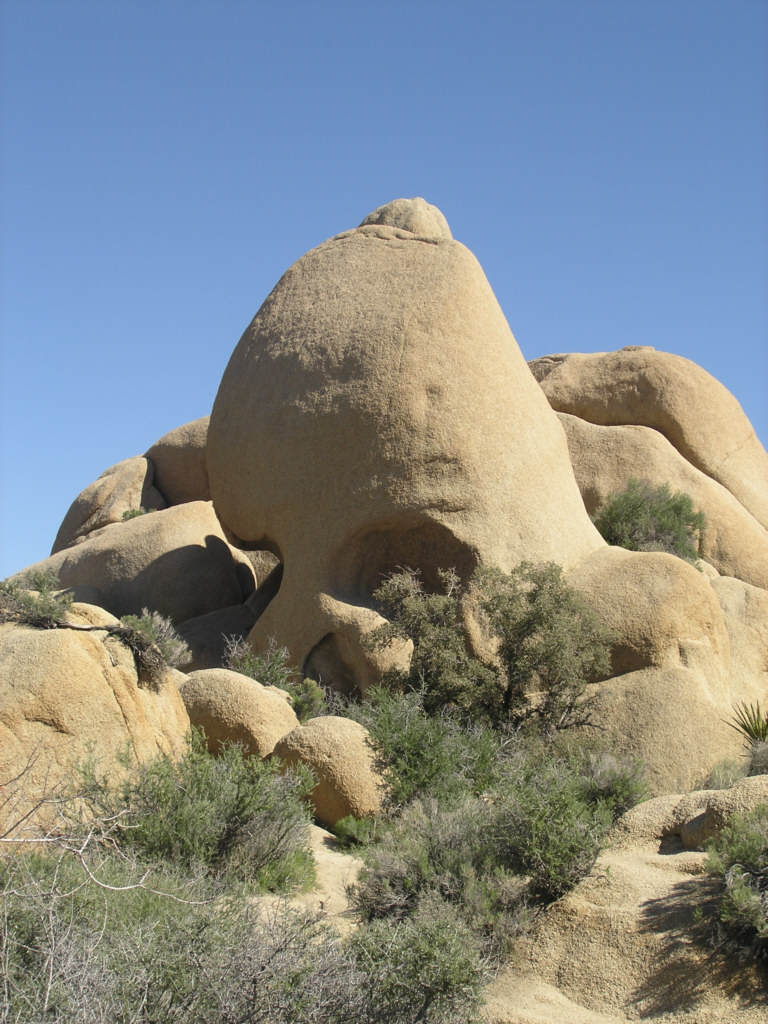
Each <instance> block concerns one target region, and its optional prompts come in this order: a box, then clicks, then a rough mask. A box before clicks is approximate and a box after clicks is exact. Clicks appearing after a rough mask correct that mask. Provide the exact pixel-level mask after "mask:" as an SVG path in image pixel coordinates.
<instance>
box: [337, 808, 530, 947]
mask: <svg viewBox="0 0 768 1024" xmlns="http://www.w3.org/2000/svg"><path fill="white" fill-rule="evenodd" d="M500 851H501V845H500V842H499V837H498V835H497V828H496V815H495V813H494V810H493V807H492V805H491V804H489V803H487V802H486V801H485V800H483V799H481V798H478V797H471V796H465V797H464V798H463V799H461V800H460V801H458V802H455V803H453V804H450V805H449V804H440V803H439V802H438V801H436V800H431V799H427V800H421V801H416V802H415V803H413V804H411V805H410V806H409V807H408V808H406V809H405V811H404V812H403V813H402V815H401V817H400V818H399V819H398V820H397V821H396V822H395V823H393V824H392V826H391V828H390V829H389V830H388V831H387V832H385V833H384V835H383V838H382V840H381V841H380V842H379V843H378V844H377V845H376V846H374V847H371V848H368V849H366V850H365V851H364V856H365V860H366V866H365V867H364V868H363V870H362V872H361V873H360V876H359V878H358V880H357V882H356V884H355V885H354V886H352V887H351V889H350V896H351V899H352V902H353V905H354V906H355V908H356V909H357V911H358V912H359V913H360V914H361V915H362V917H363V918H364V919H365V920H368V921H370V920H379V919H385V918H386V919H395V920H400V919H405V918H407V917H409V916H410V915H412V914H413V913H414V912H415V910H416V908H417V907H418V906H419V905H420V903H421V901H422V900H424V899H427V898H429V899H440V900H442V901H443V902H446V903H449V904H450V905H451V906H452V907H453V908H454V909H455V911H456V912H457V913H458V914H459V915H460V916H461V918H462V920H463V921H464V922H465V924H466V925H467V926H468V927H470V928H471V929H472V931H473V932H474V933H475V934H476V935H477V936H478V937H479V938H480V939H482V941H483V944H484V948H485V950H486V952H489V953H490V952H495V953H499V952H500V951H501V950H502V949H503V948H506V946H507V945H508V943H509V941H510V939H511V937H512V936H514V935H515V934H517V932H518V931H519V930H520V928H521V922H522V921H524V920H525V917H526V900H525V897H526V886H525V884H524V882H523V880H522V878H520V877H519V873H518V872H517V871H513V870H510V869H509V868H508V866H506V865H505V864H504V863H503V862H502V860H501V857H500Z"/></svg>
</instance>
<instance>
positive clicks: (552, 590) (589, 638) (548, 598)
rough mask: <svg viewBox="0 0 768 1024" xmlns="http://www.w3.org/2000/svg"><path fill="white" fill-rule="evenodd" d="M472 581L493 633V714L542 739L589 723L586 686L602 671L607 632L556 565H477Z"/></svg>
mask: <svg viewBox="0 0 768 1024" xmlns="http://www.w3.org/2000/svg"><path fill="white" fill-rule="evenodd" d="M473 585H474V587H475V589H476V591H477V595H478V600H479V603H480V607H481V609H482V611H483V613H484V614H485V616H486V617H487V621H488V624H489V626H490V630H491V632H492V633H493V635H494V636H495V637H497V638H498V644H499V647H498V653H499V660H500V662H501V666H502V680H503V688H502V690H501V693H500V695H499V699H498V702H497V707H496V709H495V716H496V718H497V720H499V721H501V722H505V723H508V724H510V725H512V726H513V727H515V728H518V727H520V726H521V725H523V724H525V723H526V722H533V723H535V725H536V726H537V728H538V730H539V731H540V732H541V733H542V734H543V735H546V736H550V737H551V736H553V735H554V734H555V733H557V732H559V731H561V730H563V729H567V728H569V727H571V726H575V725H587V724H589V722H590V700H589V699H588V698H587V697H586V695H585V694H586V688H587V684H588V683H590V682H594V681H595V680H596V679H598V678H600V677H601V676H604V675H606V674H607V673H608V669H609V665H610V657H609V655H610V647H609V644H610V639H611V638H610V635H609V634H608V632H607V630H606V629H605V628H604V627H603V625H602V624H601V622H600V620H599V619H598V617H597V616H596V615H595V613H594V612H593V611H592V610H591V609H590V608H589V607H588V606H587V604H586V603H585V602H584V600H583V599H582V598H581V596H580V595H579V594H577V593H576V591H575V590H573V589H572V588H571V587H569V586H568V585H567V583H566V582H565V580H564V579H563V571H562V569H561V568H560V566H559V565H555V563H553V562H547V563H544V564H541V565H534V564H532V563H530V562H521V563H520V565H518V566H517V567H516V568H515V569H514V570H513V571H512V572H511V573H508V574H506V573H502V572H500V571H498V570H496V569H482V570H479V571H478V573H476V575H475V578H474V580H473Z"/></svg>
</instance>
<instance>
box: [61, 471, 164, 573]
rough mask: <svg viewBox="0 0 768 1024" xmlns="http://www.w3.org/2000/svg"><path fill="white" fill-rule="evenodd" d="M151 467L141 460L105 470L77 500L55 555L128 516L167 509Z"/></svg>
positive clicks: (62, 528) (64, 523) (66, 521)
mask: <svg viewBox="0 0 768 1024" xmlns="http://www.w3.org/2000/svg"><path fill="white" fill-rule="evenodd" d="M153 475H154V474H153V470H152V465H151V463H149V462H147V460H146V459H143V458H141V456H138V455H137V456H136V457H134V458H132V459H124V460H123V461H122V462H118V463H117V465H115V466H111V467H110V468H109V469H106V470H104V472H103V473H102V474H101V476H100V477H99V478H98V480H94V482H93V483H92V484H89V485H88V486H87V487H86V488H85V490H84V491H81V493H80V494H78V496H77V497H76V498H75V500H74V501H73V502H72V504H71V505H70V507H69V511H68V512H67V514H66V515H65V516H64V521H63V522H62V524H61V526H60V527H59V532H58V533H57V534H56V540H55V541H54V542H53V547H52V549H51V554H55V553H56V552H57V551H62V550H63V549H64V548H68V547H70V546H71V545H72V544H76V543H77V542H78V541H82V540H84V539H85V538H86V537H87V536H88V535H89V534H90V533H93V532H94V531H95V530H100V529H101V528H102V527H103V526H109V525H110V524H111V523H120V522H122V520H123V515H124V514H125V513H126V512H131V511H135V510H138V509H142V508H143V509H146V510H147V511H149V510H151V509H160V508H165V506H166V501H165V499H164V498H163V496H162V495H161V494H160V492H159V491H158V490H157V488H156V487H155V486H154V484H153Z"/></svg>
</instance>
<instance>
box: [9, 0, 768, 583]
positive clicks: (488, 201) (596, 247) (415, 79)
mask: <svg viewBox="0 0 768 1024" xmlns="http://www.w3.org/2000/svg"><path fill="white" fill-rule="evenodd" d="M1 10H2V52H1V53H0V64H1V65H2V71H1V72H0V74H2V182H1V185H2V247H1V256H2V268H1V269H2V296H1V298H2V307H1V308H2V324H1V329H2V335H1V339H2V364H0V365H1V372H2V394H1V396H0V417H1V418H0V431H1V438H2V441H1V443H2V447H1V448H0V458H1V462H2V478H1V479H0V488H1V490H0V498H1V501H2V505H1V506H0V577H2V576H5V575H7V574H9V573H11V572H15V571H17V570H18V569H20V568H22V567H24V566H26V565H28V564H30V563H31V562H33V561H36V560H38V559H40V558H43V557H45V556H46V555H47V554H48V552H49V549H50V545H51V543H52V541H53V538H54V536H55V534H56V531H57V529H58V526H59V523H60V522H61V520H62V518H63V517H64V514H65V513H66V511H67V508H68V507H69V505H70V503H71V501H72V500H73V499H74V498H75V496H76V495H77V494H78V492H79V491H80V490H81V489H82V488H83V487H85V486H86V485H87V484H88V483H90V482H91V481H92V480H93V479H95V478H96V477H97V476H98V475H99V474H100V473H101V472H102V471H103V470H105V469H106V468H107V467H109V466H111V465H112V464H114V463H115V462H118V461H120V460H121V459H123V458H127V457H128V456H130V455H135V454H140V453H141V452H143V451H144V450H146V448H147V447H149V445H151V444H152V443H153V442H154V441H155V440H156V439H157V438H158V437H160V436H161V435H162V434H164V433H165V432H166V431H168V430H170V429H172V428H173V427H176V426H178V425H180V424H182V423H185V422H187V421H189V420H192V419H196V418H197V417H199V416H203V415H206V414H207V413H208V412H210V408H211V405H212V402H213V398H214V396H215V394H216V389H217V386H218V383H219V380H220V378H221V375H222V373H223V370H224V367H225V365H226V362H227V360H228V358H229V355H230V353H231V351H232V349H233V347H234V346H235V344H236V342H237V340H238V338H239V337H240V335H241V333H242V331H243V330H244V329H245V327H246V326H247V324H248V322H249V321H250V319H251V317H252V316H253V314H254V313H255V312H256V310H257V309H258V307H259V306H260V304H261V302H262V301H263V299H264V298H265V297H266V295H267V294H268V292H269V291H270V289H271V288H272V287H273V285H274V284H275V282H276V281H277V279H278V278H279V277H280V275H281V274H282V273H283V271H284V270H285V269H286V268H287V267H288V266H289V265H290V264H291V263H292V262H293V261H294V260H295V259H297V258H298V257H299V256H300V255H301V254H302V253H304V252H305V251H306V250H307V249H309V248H311V247H313V246H314V245H317V244H318V243H320V242H321V241H323V240H324V239H325V238H327V237H329V236H330V235H333V234H336V233H337V232H339V231H342V230H345V229H347V228H350V227H354V226H356V225H357V224H358V223H359V222H360V221H361V220H362V218H363V217H364V216H365V215H366V214H367V213H369V212H370V211H371V210H372V209H374V208H375V207H377V206H379V205H381V204H382V203H384V202H387V201H389V200H390V199H393V198H396V197H398V196H414V195H421V196H424V197H425V198H426V199H427V200H429V201H430V202H432V203H435V204H436V205H438V206H439V207H440V208H441V209H442V210H443V212H444V213H445V215H446V217H447V218H448V221H449V223H450V225H451V228H452V230H453V234H454V237H455V238H457V239H459V240H460V241H462V242H464V243H465V244H466V245H468V246H469V247H470V248H471V249H472V250H473V251H474V253H475V254H476V256H477V257H478V259H479V260H480V262H481V263H482V265H483V267H484V269H485V272H486V274H487V276H488V278H489V280H490V282H491V285H492V286H493V288H494V290H495V292H496V295H497V297H498V299H499V302H500V304H501V306H502V309H503V310H504V312H505V314H506V316H507V319H508V321H509V323H510V326H511V328H512V330H513V332H514V334H515V336H516V338H517V341H518V343H519V344H520V347H521V348H522V350H523V353H524V354H525V356H526V358H528V359H532V358H534V357H536V356H540V355H544V354H546V353H550V352H572V351H574V352H575V351H579V352H589V351H600V350H611V349H615V348H620V347H622V346H624V345H637V344H649V345H654V346H655V347H656V348H659V349H663V350H667V351H671V352H676V353H679V354H680V355H683V356H686V357H688V358H690V359H693V360H694V361H695V362H697V363H699V364H700V365H701V366H703V367H705V369H707V370H708V371H709V372H710V373H712V374H714V376H715V377H717V378H718V379H719V380H720V381H722V383H723V384H725V385H726V387H728V388H729V389H730V390H731V391H732V392H733V393H734V394H735V395H736V397H737V398H738V399H739V401H740V402H741V404H742V406H743V407H744V409H745V411H746V413H747V415H748V416H749V417H750V419H751V420H752V422H753V425H754V426H755V429H756V430H757V433H758V436H759V437H760V438H761V439H762V441H763V443H766V441H768V408H767V407H768V401H766V396H767V395H768V366H767V363H768V288H767V287H766V285H767V283H768V3H766V2H765V0H755V2H752V0H714V2H713V0H518V2H516V0H464V2H452V0H434V2H427V0H408V2H397V0H386V2H384V0H369V2H363V0H353V2H342V0H325V2H323V0H305V2H301V0H270V2H259V0H122V2H121V0H93V2H84V0H4V2H3V3H2V8H1Z"/></svg>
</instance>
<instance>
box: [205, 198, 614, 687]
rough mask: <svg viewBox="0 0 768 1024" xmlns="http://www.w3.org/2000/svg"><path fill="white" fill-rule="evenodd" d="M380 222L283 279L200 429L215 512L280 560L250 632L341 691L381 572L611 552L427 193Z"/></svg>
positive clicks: (504, 331) (527, 379) (351, 672)
mask: <svg viewBox="0 0 768 1024" xmlns="http://www.w3.org/2000/svg"><path fill="white" fill-rule="evenodd" d="M371 216H372V218H373V220H375V221H378V223H368V224H365V225H364V226H361V227H359V228H357V229H355V230H352V231H347V232H344V233H343V234H340V235H338V236H336V237H335V238H332V239H330V240H329V241H327V242H325V243H323V244H322V245H320V246H319V247H318V248H316V249H314V250H312V251H311V252H309V253H307V254H306V255H305V256H303V257H302V258H301V259H300V260H299V261H298V262H297V263H295V264H294V265H293V266H292V267H291V268H290V269H289V270H288V271H287V272H286V273H285V274H284V275H283V277H282V278H281V280H280V281H279V283H278V284H277V285H276V287H275V288H274V289H273V291H272V293H271V294H270V295H269V297H268V298H267V300H266V301H265V302H264V304H263V306H262V307H261V309H260V310H259V312H258V313H257V315H256V317H255V318H254V320H253V321H252V323H251V325H250V326H249V328H248V329H247V331H246V332H245V334H244V335H243V337H242V339H241V340H240V343H239V344H238V346H237V348H236V349H235V352H234V353H233V355H232V358H231V359H230V362H229V365H228V367H227V369H226V372H225V374H224V377H223V379H222V382H221V385H220V387H219V391H218V394H217V396H216V401H215V403H214V408H213V412H212V414H211V422H210V426H209V431H208V449H207V458H208V472H209V476H210V483H211V494H212V497H213V500H214V504H215V506H216V510H217V513H218V515H219V517H220V519H221V522H222V523H223V524H224V526H225V528H226V529H228V530H229V531H231V534H232V535H234V536H236V537H239V538H242V540H243V541H246V542H248V543H249V544H251V545H252V546H263V547H266V548H269V549H271V550H273V551H274V552H275V553H276V554H279V556H280V557H281V559H282V561H283V563H284V567H285V572H284V577H283V580H282V585H281V587H280V590H279V592H278V593H277V596H276V597H275V598H274V600H272V602H271V603H270V604H269V606H268V607H267V609H266V611H265V612H264V614H263V615H262V616H261V618H260V619H259V621H258V622H257V623H256V626H255V627H254V631H253V633H252V634H251V640H252V642H253V644H254V645H255V646H257V647H260V648H262V647H264V646H266V644H267V643H268V641H269V639H270V637H272V636H274V637H276V638H277V640H278V642H279V643H280V644H281V645H284V646H286V647H287V648H288V650H289V654H290V659H291V661H292V663H294V664H296V665H297V666H299V668H300V669H302V670H303V671H304V672H305V674H311V675H314V676H322V678H323V681H324V682H327V683H332V684H333V685H336V686H338V687H339V688H341V689H354V688H359V689H364V688H365V687H366V686H367V685H369V684H370V683H372V682H375V681H377V680H378V678H379V677H380V675H381V672H382V670H383V669H384V668H386V667H387V664H388V662H385V663H382V660H381V659H382V657H383V655H384V654H385V653H386V652H379V654H378V656H377V655H375V654H373V653H372V652H369V651H366V650H364V649H363V648H362V646H361V642H360V641H361V637H362V636H363V635H364V634H365V633H366V632H367V631H369V630H370V629H372V628H374V627H375V626H376V625H378V624H379V623H380V622H381V619H380V618H379V617H378V616H377V615H376V613H375V612H374V611H373V610H372V608H373V602H372V599H371V594H372V592H373V590H375V589H376V587H377V586H378V585H379V584H380V582H381V580H382V577H383V576H384V575H385V574H387V573H389V572H392V571H395V570H396V569H397V568H398V567H402V566H406V565H410V566H418V567H420V568H421V570H422V574H423V578H424V580H425V583H426V584H427V586H428V587H431V586H436V585H437V575H436V571H437V569H439V568H450V567H455V568H456V569H457V571H458V572H459V574H460V575H462V576H464V577H466V576H468V575H469V574H470V573H471V572H472V570H473V569H474V568H475V566H476V565H477V564H478V563H480V562H488V563H491V564H495V565H498V566H500V567H501V568H506V569H508V568H511V567H512V566H513V565H515V564H516V563H517V562H518V561H520V560H521V559H523V558H528V559H531V560H542V561H548V560H555V561H558V562H559V563H561V564H563V565H565V566H567V567H571V566H574V565H576V564H578V563H579V562H580V561H582V560H583V559H584V558H585V557H587V556H588V555H589V554H590V553H591V552H593V551H595V550H597V549H598V548H600V547H602V546H603V542H602V540H601V538H600V537H599V535H598V534H597V532H596V531H595V529H594V527H593V526H592V524H591V523H590V521H589V519H588V517H587V515H586V512H585V510H584V506H583V503H582V501H581V497H580V495H579V492H578V487H577V486H576V482H575V480H574V478H573V471H572V468H571V465H570V459H569V457H568V451H567V445H566V443H565V437H564V434H563V431H562V427H561V426H560V424H559V422H558V421H557V418H556V416H555V415H554V414H553V413H552V410H551V409H550V407H549V405H548V403H547V401H546V399H545V398H544V396H543V394H542V392H541V390H540V388H539V387H538V386H537V384H536V382H535V381H534V380H533V378H532V376H531V374H530V372H529V371H528V369H527V366H526V364H525V361H524V359H523V357H522V355H521V353H520V350H519V349H518V347H517V344H516V342H515V340H514V338H513V336H512V333H511V332H510V330H509V327H508V325H507V323H506V320H505V319H504V316H503V314H502V312H501V310H500V308H499V306H498V303H497V302H496V299H495V297H494V295H493V292H492V291H491V288H490V286H489V285H488V282H487V280H486V278H485V276H484V274H483V272H482V269H481V267H480V265H479V264H478V262H477V260H476V259H475V258H474V256H472V254H471V253H470V252H469V251H468V250H467V249H466V248H464V246H462V245H460V244H459V243H458V242H455V241H453V240H452V239H451V238H450V233H449V232H448V231H447V228H443V227H442V226H441V225H442V223H443V221H442V218H441V217H438V216H437V211H431V210H430V208H429V207H428V204H426V203H423V202H422V201H415V200H398V201H396V202H395V203H394V204H388V206H387V207H384V208H381V209H380V210H378V211H375V213H374V214H372V215H371ZM411 218H412V219H411ZM366 220H368V218H366ZM408 226H410V228H412V229H413V230H409V229H408ZM417 232H425V233H424V234H419V233H417ZM401 654H402V652H394V653H393V656H394V657H396V658H399V657H401Z"/></svg>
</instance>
